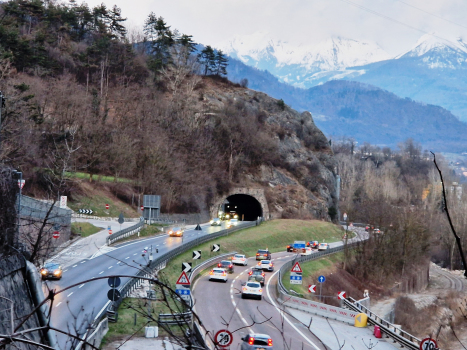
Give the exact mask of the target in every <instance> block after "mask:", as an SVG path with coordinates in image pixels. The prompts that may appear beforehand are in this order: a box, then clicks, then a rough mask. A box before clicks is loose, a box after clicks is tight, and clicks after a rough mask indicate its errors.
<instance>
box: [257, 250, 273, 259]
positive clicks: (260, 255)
mask: <svg viewBox="0 0 467 350" xmlns="http://www.w3.org/2000/svg"><path fill="white" fill-rule="evenodd" d="M263 259H266V260H271V253H270V252H269V250H267V249H258V252H257V253H256V260H263Z"/></svg>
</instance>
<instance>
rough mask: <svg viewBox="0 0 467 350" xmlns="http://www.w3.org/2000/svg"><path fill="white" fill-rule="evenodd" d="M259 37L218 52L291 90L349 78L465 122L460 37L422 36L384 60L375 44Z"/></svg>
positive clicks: (465, 61)
mask: <svg viewBox="0 0 467 350" xmlns="http://www.w3.org/2000/svg"><path fill="white" fill-rule="evenodd" d="M263 37H264V35H263ZM263 37H261V36H260V35H258V36H257V37H256V38H255V40H256V41H255V40H251V41H250V40H246V39H238V40H234V41H232V42H231V43H230V46H224V47H223V49H224V50H225V52H227V53H229V55H231V57H236V58H238V59H239V60H241V61H242V62H244V63H245V64H247V65H249V66H253V67H257V68H259V69H261V70H268V71H269V72H270V73H271V74H272V75H274V76H276V77H277V78H278V79H279V81H281V82H285V83H287V84H290V85H293V86H294V87H299V88H305V89H307V88H311V87H313V86H316V85H320V84H323V83H325V82H327V81H330V80H354V81H359V82H362V83H367V84H371V85H374V86H378V87H380V88H382V89H385V90H388V91H390V92H392V93H394V94H396V95H398V96H400V97H408V98H411V99H413V100H416V101H421V102H424V103H428V104H433V105H438V106H441V107H443V108H446V109H447V110H449V111H451V112H452V113H453V114H454V115H455V116H457V117H459V118H460V119H461V120H463V121H467V99H466V98H465V96H466V92H467V43H466V42H464V41H463V40H462V39H460V38H457V39H451V40H446V39H442V38H439V37H438V36H437V35H436V34H427V35H424V36H423V37H421V38H420V40H418V42H417V43H416V44H415V45H414V46H413V47H412V48H411V49H410V50H408V51H406V52H404V53H403V54H401V55H399V56H397V57H394V58H389V57H388V55H387V54H386V53H385V52H384V51H383V50H382V49H380V48H379V46H377V45H375V44H368V43H366V44H365V43H362V42H358V41H354V40H349V39H338V38H334V39H329V40H327V41H325V42H324V43H321V44H320V45H315V46H313V47H310V46H308V47H307V46H304V45H302V46H300V47H292V46H291V45H288V44H286V43H282V42H275V41H272V40H269V41H267V42H266V44H265V43H264V42H265V41H264V38H263ZM242 40H243V41H242ZM260 44H261V45H260ZM256 45H258V46H256ZM365 62H366V63H365ZM236 74H238V72H234V71H233V70H231V71H229V78H230V79H232V80H235V79H237V76H236ZM240 78H248V79H250V78H249V77H248V76H242V77H240Z"/></svg>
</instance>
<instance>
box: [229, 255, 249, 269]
mask: <svg viewBox="0 0 467 350" xmlns="http://www.w3.org/2000/svg"><path fill="white" fill-rule="evenodd" d="M232 264H234V265H243V266H246V265H248V259H247V257H246V256H245V255H243V254H235V255H234V256H233V258H232Z"/></svg>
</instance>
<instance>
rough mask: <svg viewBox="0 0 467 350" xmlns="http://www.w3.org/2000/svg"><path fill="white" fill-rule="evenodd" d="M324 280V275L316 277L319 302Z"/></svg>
mask: <svg viewBox="0 0 467 350" xmlns="http://www.w3.org/2000/svg"><path fill="white" fill-rule="evenodd" d="M324 281H326V277H324V276H323V275H321V276H319V277H318V282H319V302H321V295H322V290H323V283H324Z"/></svg>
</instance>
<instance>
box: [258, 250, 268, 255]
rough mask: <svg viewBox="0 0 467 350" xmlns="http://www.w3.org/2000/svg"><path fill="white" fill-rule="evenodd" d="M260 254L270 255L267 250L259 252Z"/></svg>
mask: <svg viewBox="0 0 467 350" xmlns="http://www.w3.org/2000/svg"><path fill="white" fill-rule="evenodd" d="M258 253H260V254H267V253H269V252H268V251H267V250H258Z"/></svg>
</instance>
